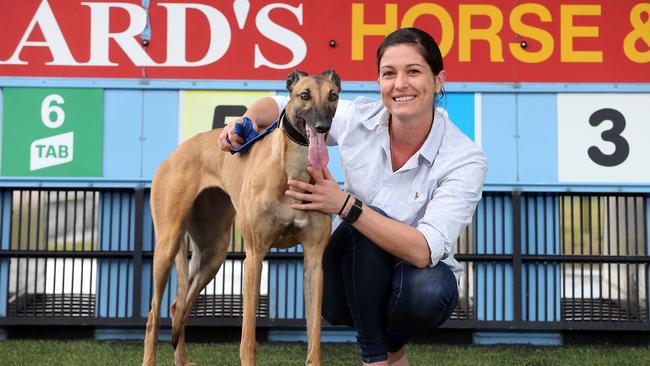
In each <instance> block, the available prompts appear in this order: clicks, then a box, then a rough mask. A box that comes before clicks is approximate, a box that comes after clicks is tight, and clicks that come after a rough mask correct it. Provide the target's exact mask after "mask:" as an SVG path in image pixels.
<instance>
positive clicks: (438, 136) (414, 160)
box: [274, 96, 487, 279]
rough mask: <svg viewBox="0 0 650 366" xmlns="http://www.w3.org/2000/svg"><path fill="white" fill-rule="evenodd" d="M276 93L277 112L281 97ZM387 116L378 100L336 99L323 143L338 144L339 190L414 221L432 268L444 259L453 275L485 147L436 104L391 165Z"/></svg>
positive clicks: (482, 173) (393, 215) (476, 198)
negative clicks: (402, 159)
mask: <svg viewBox="0 0 650 366" xmlns="http://www.w3.org/2000/svg"><path fill="white" fill-rule="evenodd" d="M274 98H275V100H276V102H277V103H278V107H279V108H280V110H282V109H283V108H284V106H285V104H286V102H287V99H286V98H285V97H279V96H276V97H274ZM389 117H390V112H389V111H388V110H387V109H386V107H384V105H383V103H382V102H381V101H378V100H374V99H369V98H366V97H358V98H356V99H355V100H354V101H346V100H340V101H339V104H338V108H337V110H336V115H335V116H334V119H333V121H332V126H331V129H330V131H329V140H328V144H331V145H338V146H339V149H340V152H341V154H340V155H341V164H342V167H343V172H344V175H345V185H344V189H345V190H346V191H347V192H349V193H351V194H352V195H354V196H356V197H358V198H359V199H360V200H361V201H362V202H363V203H364V205H367V206H371V207H376V208H379V209H381V210H382V211H384V212H385V213H386V215H387V216H388V217H390V218H392V219H395V220H397V221H399V222H401V223H404V224H407V225H410V226H413V227H416V228H417V229H418V230H419V231H420V232H421V233H422V234H423V235H424V237H425V238H426V241H427V244H428V245H429V248H430V249H431V266H435V265H436V264H438V262H439V261H442V262H444V263H445V264H447V265H448V266H449V267H450V268H451V269H452V271H453V272H454V275H455V276H456V279H458V278H460V276H461V275H462V274H463V267H462V266H461V265H460V263H458V261H457V260H456V259H454V253H455V248H454V246H455V243H456V241H457V240H458V237H459V236H460V233H461V231H462V230H463V229H464V228H465V227H466V226H467V225H468V224H469V223H470V222H471V220H472V216H473V214H474V210H475V209H476V205H477V204H478V201H479V200H480V199H481V194H482V190H483V179H484V178H485V173H486V171H487V159H486V157H485V153H484V152H483V151H482V150H481V148H480V147H479V146H478V145H477V144H476V143H474V142H473V141H472V140H470V139H469V138H468V137H467V136H466V135H465V134H463V133H462V132H461V131H460V130H459V129H458V127H456V126H455V125H454V124H453V123H452V122H451V121H450V120H449V117H448V116H447V112H446V111H445V110H444V109H440V108H438V109H436V111H435V116H434V122H433V126H432V128H431V131H430V132H429V136H428V137H427V139H426V140H425V142H424V144H423V145H422V146H421V147H420V150H418V152H417V153H415V154H414V155H413V156H411V158H410V159H409V160H408V161H407V162H406V163H405V164H404V165H403V166H402V167H401V168H399V170H397V171H393V169H392V163H391V154H390V137H389V134H388V120H389Z"/></svg>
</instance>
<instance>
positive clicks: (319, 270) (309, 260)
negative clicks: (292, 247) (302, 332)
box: [303, 229, 330, 365]
mask: <svg viewBox="0 0 650 366" xmlns="http://www.w3.org/2000/svg"><path fill="white" fill-rule="evenodd" d="M329 232H330V230H329V229H328V230H327V231H323V235H322V237H321V238H319V239H318V240H316V241H314V242H313V243H307V242H305V244H304V245H303V252H304V267H305V269H304V284H305V285H304V296H305V308H306V312H307V337H308V350H307V359H306V360H305V365H321V364H322V361H321V352H320V334H321V309H322V302H323V252H324V251H325V247H326V246H327V243H328V241H329Z"/></svg>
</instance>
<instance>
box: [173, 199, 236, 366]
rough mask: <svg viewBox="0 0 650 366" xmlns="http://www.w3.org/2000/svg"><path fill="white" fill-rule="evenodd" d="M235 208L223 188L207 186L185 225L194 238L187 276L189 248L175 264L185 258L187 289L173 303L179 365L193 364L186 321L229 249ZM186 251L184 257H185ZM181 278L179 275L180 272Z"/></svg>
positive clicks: (176, 361) (175, 360)
mask: <svg viewBox="0 0 650 366" xmlns="http://www.w3.org/2000/svg"><path fill="white" fill-rule="evenodd" d="M234 216H235V210H234V208H233V206H232V204H231V203H230V198H229V197H228V196H227V195H226V194H225V193H224V192H223V191H221V190H220V189H216V188H211V189H206V190H204V191H203V192H202V193H201V194H200V195H199V196H198V197H197V199H196V201H195V203H194V207H193V209H192V211H191V212H190V215H189V217H188V220H187V224H186V228H187V231H188V233H189V234H190V237H191V238H192V259H191V263H190V265H189V277H187V251H185V253H184V254H181V252H182V251H181V252H179V255H178V256H177V257H176V260H177V264H176V267H177V268H179V265H178V262H179V261H180V260H181V258H183V259H184V260H185V261H184V264H185V271H186V273H185V275H186V278H188V281H187V284H189V286H187V285H186V287H185V288H184V292H183V293H181V291H180V288H181V286H180V283H179V292H178V294H177V297H176V300H175V301H174V305H173V306H172V345H173V346H174V362H175V364H176V366H189V365H193V364H192V363H190V362H189V361H188V360H187V354H186V349H185V323H186V321H187V319H188V318H189V316H190V313H191V310H192V304H193V303H194V301H195V300H196V298H197V297H198V295H199V294H200V292H201V290H202V289H203V288H204V287H205V286H206V285H207V284H208V283H209V282H210V281H211V280H212V279H213V278H214V276H215V274H216V273H217V271H218V270H219V268H220V267H221V265H222V263H223V261H224V259H225V257H226V254H227V252H228V244H229V242H230V233H231V229H232V224H233V221H234ZM183 255H184V257H183ZM179 278H180V275H179Z"/></svg>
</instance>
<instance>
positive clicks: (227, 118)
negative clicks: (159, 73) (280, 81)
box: [178, 90, 275, 144]
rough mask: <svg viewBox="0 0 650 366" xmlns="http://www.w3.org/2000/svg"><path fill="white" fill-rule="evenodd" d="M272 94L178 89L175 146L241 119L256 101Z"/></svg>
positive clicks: (267, 92) (268, 92)
mask: <svg viewBox="0 0 650 366" xmlns="http://www.w3.org/2000/svg"><path fill="white" fill-rule="evenodd" d="M274 94H275V92H271V91H231V90H227V91H213V90H181V91H180V97H179V104H180V105H179V124H178V143H179V144H180V143H181V142H183V141H185V140H187V139H188V138H190V137H192V136H194V135H196V134H197V133H200V132H205V131H209V130H211V129H213V128H219V127H222V126H223V124H224V123H228V122H231V121H233V120H235V119H237V118H239V117H241V115H242V114H243V113H244V112H245V111H246V108H247V107H248V106H250V105H251V104H252V103H253V102H255V101H256V100H258V99H260V98H262V97H266V96H271V95H274Z"/></svg>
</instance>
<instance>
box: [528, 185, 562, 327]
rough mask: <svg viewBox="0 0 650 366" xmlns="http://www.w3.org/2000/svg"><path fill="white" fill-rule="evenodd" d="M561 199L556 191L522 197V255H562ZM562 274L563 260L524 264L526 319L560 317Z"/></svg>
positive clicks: (550, 319)
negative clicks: (560, 261)
mask: <svg viewBox="0 0 650 366" xmlns="http://www.w3.org/2000/svg"><path fill="white" fill-rule="evenodd" d="M559 200H560V198H559V196H557V195H553V194H550V195H547V194H538V195H530V196H524V197H522V203H523V204H522V206H523V207H522V210H521V223H522V230H521V243H522V251H521V252H522V255H524V256H525V255H559V254H560V231H561V230H560V202H559ZM560 276H561V269H560V264H559V263H553V262H550V263H549V262H543V263H540V262H523V263H522V294H521V295H522V314H523V320H527V321H559V320H560V291H561V289H560Z"/></svg>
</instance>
